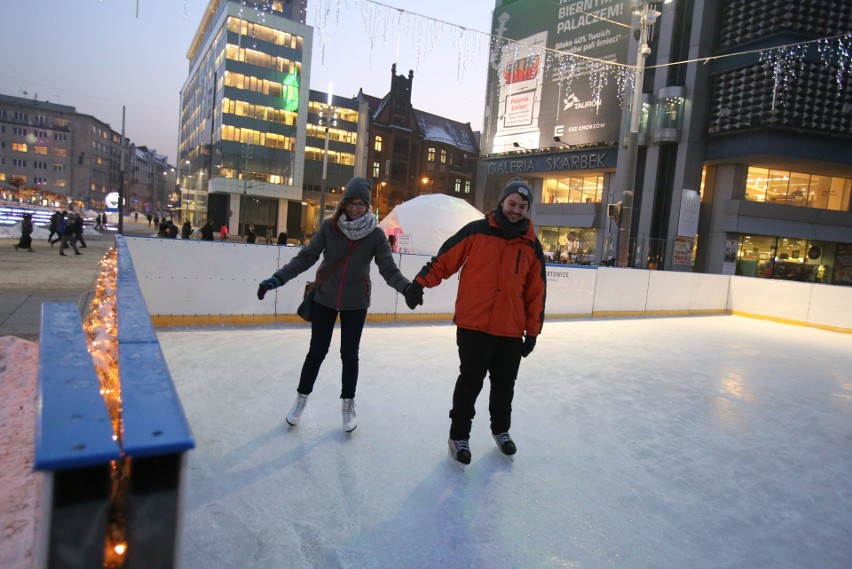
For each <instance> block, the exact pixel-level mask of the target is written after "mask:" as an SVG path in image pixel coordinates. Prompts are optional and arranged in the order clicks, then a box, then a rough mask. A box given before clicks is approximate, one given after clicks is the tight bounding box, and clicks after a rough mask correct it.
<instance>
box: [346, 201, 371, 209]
mask: <svg viewBox="0 0 852 569" xmlns="http://www.w3.org/2000/svg"><path fill="white" fill-rule="evenodd" d="M346 206H347V207H357V208H362V207H367V202H362V201H357V202H349V203H348V204H346Z"/></svg>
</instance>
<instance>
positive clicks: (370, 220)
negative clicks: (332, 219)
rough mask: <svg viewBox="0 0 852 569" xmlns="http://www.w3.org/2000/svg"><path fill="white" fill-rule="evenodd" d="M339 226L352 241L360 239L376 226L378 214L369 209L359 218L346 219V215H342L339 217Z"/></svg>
mask: <svg viewBox="0 0 852 569" xmlns="http://www.w3.org/2000/svg"><path fill="white" fill-rule="evenodd" d="M337 226H338V227H339V228H340V230H341V231H342V232H343V234H344V235H345V236H346V237H348V238H349V239H351V240H352V241H358V240H359V239H362V238H364V237H366V236H367V235H369V234H370V233H372V232H373V230H374V229H375V228H376V216H375V215H373V214H372V212H369V211H368V212H367V213H365V214H364V215H362V216H361V217H359V218H358V219H352V220H348V219H346V215H341V216H340V217H338V218H337Z"/></svg>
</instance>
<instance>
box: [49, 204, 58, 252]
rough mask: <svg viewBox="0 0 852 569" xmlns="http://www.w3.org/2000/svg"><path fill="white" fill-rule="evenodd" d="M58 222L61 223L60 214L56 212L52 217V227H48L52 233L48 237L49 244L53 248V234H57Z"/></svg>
mask: <svg viewBox="0 0 852 569" xmlns="http://www.w3.org/2000/svg"><path fill="white" fill-rule="evenodd" d="M58 222H59V212H58V211H54V212H53V215H51V216H50V225H48V229H49V230H50V233H49V234H48V236H47V242H48V243H50V244H51V246H53V234H54V233H56V227H57V223H58ZM56 234H57V236H58V235H59V233H56Z"/></svg>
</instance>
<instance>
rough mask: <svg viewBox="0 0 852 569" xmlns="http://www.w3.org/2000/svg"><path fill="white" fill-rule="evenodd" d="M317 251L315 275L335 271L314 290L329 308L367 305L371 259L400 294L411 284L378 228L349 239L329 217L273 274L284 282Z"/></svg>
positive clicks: (300, 270)
mask: <svg viewBox="0 0 852 569" xmlns="http://www.w3.org/2000/svg"><path fill="white" fill-rule="evenodd" d="M368 215H369V214H368ZM347 251H351V253H350V254H349V258H348V259H346V260H345V261H343V262H341V263H338V260H339V259H341V258H342V257H343V256H344V255H345V254H346V252H347ZM320 254H322V262H321V263H320V266H319V268H318V269H317V277H319V276H321V275H323V274H324V273H325V272H328V271H329V270H330V269H331V268H333V267H334V274H332V275H330V276H328V277H326V279H325V281H324V282H323V284H322V285H321V286H320V288H319V289H318V290H317V291H316V295H315V296H314V301H316V302H318V303H319V304H322V305H323V306H326V307H328V308H333V309H335V310H357V309H362V308H368V307H369V306H370V290H371V287H372V283H371V282H370V261H372V260H373V259H375V260H376V266H377V267H379V273H380V274H381V275H382V277H383V278H384V279H385V282H386V283H388V286H390V287H392V288H394V289H396V291H397V292H399V293H400V294H402V292H403V291H404V290H405V287H406V286H408V285H409V284H411V281H409V280H408V279H407V278H405V277H404V276H402V273H401V272H400V271H399V268H397V266H396V263H395V262H394V260H393V253H392V252H391V249H390V245H388V239H387V237H386V236H385V232H384V231H382V230H381V228H379V227H376V229H374V230H373V232H372V233H370V234H369V235H367V236H366V237H363V238H362V239H359V240H358V241H352V240H350V239H349V238H348V237H346V236H345V235H344V234H343V232H342V231H340V229H338V228H337V226H336V225H334V222H333V221H331V220H330V219H326V220H324V221H323V222H322V224H320V228H319V231H317V232H316V233H315V234H314V236H313V237H311V242H310V243H308V245H307V246H306V247H304V248H302V250H301V251H299V253H298V254H297V255H296V256H295V257H293V259H292V260H291V261H290V262H289V263H287V264H286V265H284V266H283V267H281V268H280V269H278V270H277V271H275V276H276V277H278V278H279V279H281V281H282V282H283V283H286V282H287V281H289V280H291V279H293V278H295V277H296V276H298V275H300V274H301V273H303V272H305V271H307V270H308V269H310V268H311V267H312V266H313V265H314V264H315V263H316V262H317V259H319V257H320ZM335 264H337V266H336V267H335Z"/></svg>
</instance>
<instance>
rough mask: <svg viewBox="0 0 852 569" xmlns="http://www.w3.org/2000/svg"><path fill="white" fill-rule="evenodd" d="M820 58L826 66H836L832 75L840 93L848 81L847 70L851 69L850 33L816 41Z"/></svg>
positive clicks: (851, 42) (851, 40)
mask: <svg viewBox="0 0 852 569" xmlns="http://www.w3.org/2000/svg"><path fill="white" fill-rule="evenodd" d="M817 49H818V50H819V56H820V60H821V61H822V63H823V65H825V66H826V67H833V66H836V67H837V70H836V71H835V74H834V77H835V79H836V81H837V89H838V90H839V91H840V92H841V93H842V92H843V91H845V89H846V84H847V83H848V82H849V72H850V69H852V62H850V53H852V33H850V34H846V35H844V36H840V37H835V38H822V39H820V40H819V42H818V43H817Z"/></svg>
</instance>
